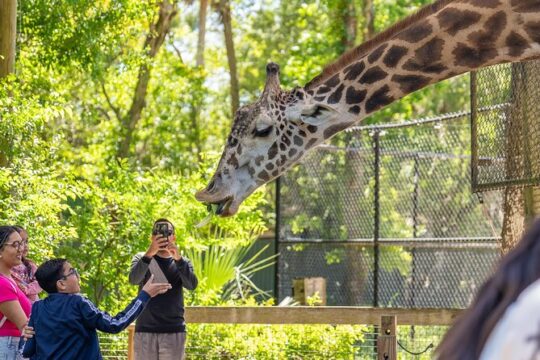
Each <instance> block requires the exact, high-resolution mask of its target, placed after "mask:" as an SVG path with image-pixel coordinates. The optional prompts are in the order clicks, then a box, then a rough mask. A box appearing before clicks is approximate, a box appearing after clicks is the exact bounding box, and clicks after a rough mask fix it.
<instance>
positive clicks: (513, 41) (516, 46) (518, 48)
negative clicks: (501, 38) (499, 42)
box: [506, 31, 530, 56]
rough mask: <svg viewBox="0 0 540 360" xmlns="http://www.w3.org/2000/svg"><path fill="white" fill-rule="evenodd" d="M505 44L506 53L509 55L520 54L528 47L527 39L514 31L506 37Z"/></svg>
mask: <svg viewBox="0 0 540 360" xmlns="http://www.w3.org/2000/svg"><path fill="white" fill-rule="evenodd" d="M506 46H508V48H509V51H508V54H509V55H510V56H520V55H521V54H523V52H524V51H525V50H526V49H528V48H529V47H530V45H529V43H528V42H527V39H525V38H524V37H523V36H521V35H519V34H518V33H516V32H514V31H512V32H511V33H510V34H508V36H507V37H506Z"/></svg>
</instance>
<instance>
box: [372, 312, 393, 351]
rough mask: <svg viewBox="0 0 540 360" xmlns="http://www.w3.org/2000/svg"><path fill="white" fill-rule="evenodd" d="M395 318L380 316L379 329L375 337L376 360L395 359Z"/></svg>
mask: <svg viewBox="0 0 540 360" xmlns="http://www.w3.org/2000/svg"><path fill="white" fill-rule="evenodd" d="M396 327H397V318H396V316H395V315H394V316H381V328H380V329H381V331H380V333H379V337H378V339H377V360H396V359H397V337H396Z"/></svg>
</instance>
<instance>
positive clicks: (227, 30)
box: [219, 0, 240, 116]
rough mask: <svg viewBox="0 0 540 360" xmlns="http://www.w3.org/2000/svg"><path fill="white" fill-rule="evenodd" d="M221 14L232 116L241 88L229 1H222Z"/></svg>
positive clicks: (220, 4) (237, 105)
mask: <svg viewBox="0 0 540 360" xmlns="http://www.w3.org/2000/svg"><path fill="white" fill-rule="evenodd" d="M219 14H220V16H221V21H222V23H223V33H224V36H225V47H226V49H227V62H228V64H229V74H230V82H231V111H232V116H234V114H235V113H236V110H238V107H239V106H240V95H239V94H240V88H239V85H238V74H237V71H236V54H235V53H234V40H233V32H232V20H231V4H230V2H229V0H220V2H219Z"/></svg>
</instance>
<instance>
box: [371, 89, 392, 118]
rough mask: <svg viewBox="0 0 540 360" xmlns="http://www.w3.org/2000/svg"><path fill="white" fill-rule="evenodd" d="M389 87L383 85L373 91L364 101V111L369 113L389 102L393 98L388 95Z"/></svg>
mask: <svg viewBox="0 0 540 360" xmlns="http://www.w3.org/2000/svg"><path fill="white" fill-rule="evenodd" d="M389 90H390V87H389V86H388V85H384V86H383V87H382V88H380V89H379V90H377V91H375V92H374V93H373V94H372V95H371V96H370V97H369V99H368V100H367V101H366V113H371V112H373V111H375V110H377V109H380V108H381V107H383V106H385V105H388V104H390V103H391V102H392V101H393V100H394V99H393V98H392V97H391V96H389V95H388V92H389Z"/></svg>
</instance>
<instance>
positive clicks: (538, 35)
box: [525, 21, 540, 44]
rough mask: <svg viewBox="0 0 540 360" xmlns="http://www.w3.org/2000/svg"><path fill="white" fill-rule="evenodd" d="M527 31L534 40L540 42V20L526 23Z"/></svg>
mask: <svg viewBox="0 0 540 360" xmlns="http://www.w3.org/2000/svg"><path fill="white" fill-rule="evenodd" d="M525 31H526V32H527V35H528V36H529V37H530V38H531V40H532V41H534V42H535V43H538V44H540V21H537V22H530V23H527V24H525Z"/></svg>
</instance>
